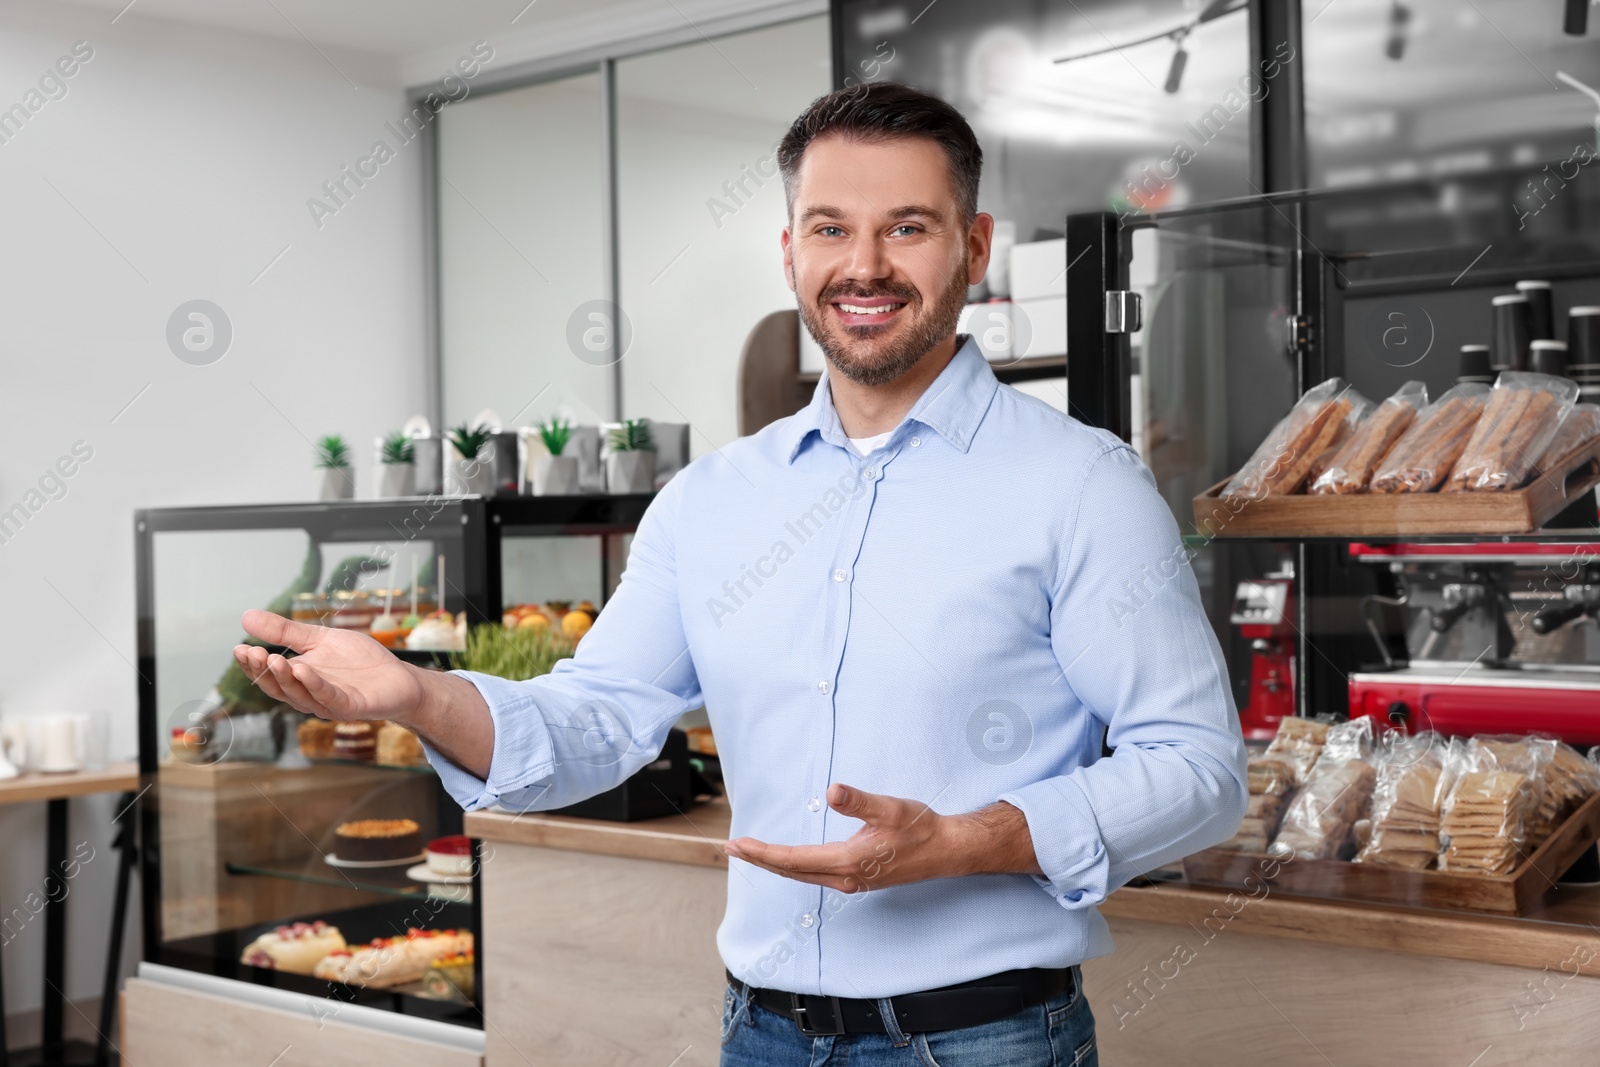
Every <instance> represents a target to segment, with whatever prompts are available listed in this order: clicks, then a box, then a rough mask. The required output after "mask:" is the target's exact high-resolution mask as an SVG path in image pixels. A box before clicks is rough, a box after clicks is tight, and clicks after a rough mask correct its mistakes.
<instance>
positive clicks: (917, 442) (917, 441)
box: [911, 437, 922, 448]
mask: <svg viewBox="0 0 1600 1067" xmlns="http://www.w3.org/2000/svg"><path fill="white" fill-rule="evenodd" d="M911 447H912V448H921V447H922V438H920V437H913V438H912V439H911Z"/></svg>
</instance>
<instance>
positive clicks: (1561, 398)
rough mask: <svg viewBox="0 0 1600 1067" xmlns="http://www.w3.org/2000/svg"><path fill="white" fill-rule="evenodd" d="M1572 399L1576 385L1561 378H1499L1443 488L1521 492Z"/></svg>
mask: <svg viewBox="0 0 1600 1067" xmlns="http://www.w3.org/2000/svg"><path fill="white" fill-rule="evenodd" d="M1577 400H1578V385H1577V383H1576V382H1573V381H1569V380H1568V379H1566V378H1556V377H1554V376H1552V375H1549V374H1534V373H1531V372H1527V371H1506V372H1505V373H1503V374H1501V375H1500V377H1499V378H1498V379H1496V381H1495V383H1494V389H1493V390H1492V391H1491V392H1490V395H1489V401H1488V403H1487V404H1486V405H1485V406H1484V409H1483V415H1482V417H1481V418H1479V420H1478V423H1477V425H1476V427H1474V429H1473V433H1472V437H1471V439H1470V440H1469V441H1468V442H1467V447H1466V451H1464V452H1463V453H1462V455H1461V459H1460V460H1459V461H1458V462H1457V463H1456V466H1455V469H1454V470H1452V471H1451V472H1450V480H1449V482H1448V483H1447V484H1446V486H1445V488H1446V489H1447V490H1450V491H1454V492H1461V491H1468V492H1494V491H1498V490H1506V489H1516V488H1518V487H1520V486H1521V485H1522V484H1523V483H1524V482H1526V481H1527V480H1528V477H1529V475H1531V474H1532V473H1533V472H1534V469H1535V467H1536V465H1537V463H1538V460H1539V457H1540V456H1542V455H1544V451H1545V449H1547V448H1549V447H1550V442H1551V441H1552V440H1553V439H1554V438H1555V436H1556V431H1557V430H1558V429H1559V428H1560V426H1561V422H1562V420H1563V419H1565V418H1566V417H1567V414H1568V413H1569V412H1571V410H1572V406H1573V404H1575V403H1577Z"/></svg>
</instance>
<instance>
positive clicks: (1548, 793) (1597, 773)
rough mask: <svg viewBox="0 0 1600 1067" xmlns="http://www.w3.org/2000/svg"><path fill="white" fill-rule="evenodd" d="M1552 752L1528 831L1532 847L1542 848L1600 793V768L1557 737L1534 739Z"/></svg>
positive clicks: (1543, 765) (1544, 762)
mask: <svg viewBox="0 0 1600 1067" xmlns="http://www.w3.org/2000/svg"><path fill="white" fill-rule="evenodd" d="M1530 740H1531V741H1532V742H1534V743H1539V742H1542V743H1543V744H1544V745H1545V746H1546V748H1547V749H1548V752H1549V759H1548V760H1545V761H1543V763H1542V771H1543V774H1542V775H1541V776H1540V781H1539V791H1538V792H1539V803H1538V809H1537V811H1536V813H1535V815H1534V817H1533V819H1532V820H1531V824H1530V826H1529V830H1528V847H1529V848H1530V849H1535V848H1538V847H1539V846H1540V845H1541V844H1543V843H1544V840H1545V838H1547V837H1549V836H1550V835H1551V834H1552V833H1554V832H1555V831H1556V828H1557V827H1559V826H1560V825H1561V824H1562V822H1563V821H1565V820H1566V818H1567V816H1569V815H1571V814H1572V813H1573V812H1574V811H1576V810H1578V807H1579V806H1580V805H1581V804H1582V803H1583V802H1584V801H1585V800H1588V799H1589V797H1590V796H1591V795H1593V794H1594V793H1595V791H1596V790H1600V768H1597V767H1595V765H1594V764H1593V763H1590V762H1589V761H1588V760H1586V759H1584V758H1583V757H1582V756H1580V755H1579V754H1578V753H1577V752H1575V751H1573V750H1572V749H1571V748H1570V747H1568V746H1567V745H1564V744H1562V743H1561V742H1560V741H1557V740H1556V739H1555V738H1532V739H1530Z"/></svg>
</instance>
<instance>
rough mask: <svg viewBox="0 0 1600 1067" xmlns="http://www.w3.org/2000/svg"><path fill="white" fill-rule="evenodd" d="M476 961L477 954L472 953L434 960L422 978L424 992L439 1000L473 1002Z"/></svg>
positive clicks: (462, 953) (461, 953)
mask: <svg viewBox="0 0 1600 1067" xmlns="http://www.w3.org/2000/svg"><path fill="white" fill-rule="evenodd" d="M475 961H476V954H475V953H473V952H471V951H467V952H460V953H457V954H456V955H454V956H445V957H444V958H442V959H437V960H434V961H433V962H432V963H430V964H429V965H428V970H427V973H425V974H424V975H423V976H422V989H423V991H424V992H425V993H427V994H428V995H429V996H430V997H436V998H438V999H439V1000H471V999H472V993H473V986H474V984H475V983H474V981H473V973H472V971H473V963H474V962H475Z"/></svg>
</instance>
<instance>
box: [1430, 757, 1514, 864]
mask: <svg viewBox="0 0 1600 1067" xmlns="http://www.w3.org/2000/svg"><path fill="white" fill-rule="evenodd" d="M1531 794H1532V783H1531V782H1530V781H1529V779H1528V776H1527V775H1525V774H1518V773H1517V772H1516V771H1500V770H1487V771H1469V772H1467V773H1466V774H1463V775H1462V776H1461V779H1460V781H1459V782H1457V783H1456V787H1455V789H1454V790H1453V791H1452V792H1451V795H1450V800H1449V806H1448V809H1447V810H1446V812H1445V815H1444V821H1443V825H1442V832H1443V834H1444V836H1445V837H1446V838H1447V839H1448V840H1449V844H1448V845H1447V846H1446V847H1445V850H1444V852H1443V853H1441V854H1440V856H1439V869H1440V870H1442V871H1456V872H1462V873H1468V874H1495V875H1504V874H1510V873H1511V871H1513V870H1514V869H1515V868H1516V866H1517V864H1518V862H1520V860H1521V858H1522V835H1523V827H1524V820H1525V819H1526V816H1527V809H1528V806H1529V798H1530V796H1531Z"/></svg>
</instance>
